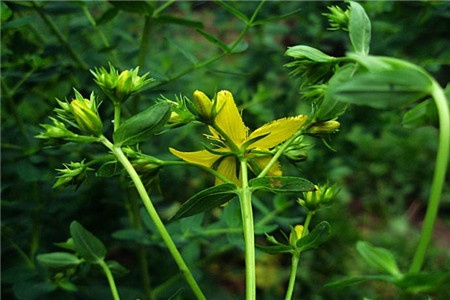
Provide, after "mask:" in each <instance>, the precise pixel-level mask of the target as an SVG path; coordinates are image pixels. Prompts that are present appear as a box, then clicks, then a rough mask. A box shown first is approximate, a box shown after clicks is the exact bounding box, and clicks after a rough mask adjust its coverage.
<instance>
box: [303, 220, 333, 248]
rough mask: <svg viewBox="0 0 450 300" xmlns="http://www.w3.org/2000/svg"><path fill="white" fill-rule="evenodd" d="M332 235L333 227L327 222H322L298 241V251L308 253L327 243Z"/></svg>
mask: <svg viewBox="0 0 450 300" xmlns="http://www.w3.org/2000/svg"><path fill="white" fill-rule="evenodd" d="M330 234H331V226H330V223H328V222H327V221H322V222H320V223H319V224H317V225H316V227H314V229H313V230H312V231H311V232H310V233H308V234H307V235H305V236H304V237H302V238H301V239H299V240H298V241H297V249H299V250H300V251H307V250H310V249H315V248H317V247H319V246H320V245H322V244H323V243H325V242H326V241H327V240H328V238H329V237H330Z"/></svg>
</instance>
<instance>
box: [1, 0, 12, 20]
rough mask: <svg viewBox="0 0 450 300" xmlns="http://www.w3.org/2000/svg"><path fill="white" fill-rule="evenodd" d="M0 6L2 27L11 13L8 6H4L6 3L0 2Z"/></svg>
mask: <svg viewBox="0 0 450 300" xmlns="http://www.w3.org/2000/svg"><path fill="white" fill-rule="evenodd" d="M0 6H1V10H0V15H1V21H2V25H3V22H5V21H7V20H8V19H9V18H10V17H11V16H12V11H11V9H10V8H9V7H8V5H6V3H5V2H3V1H2V2H0Z"/></svg>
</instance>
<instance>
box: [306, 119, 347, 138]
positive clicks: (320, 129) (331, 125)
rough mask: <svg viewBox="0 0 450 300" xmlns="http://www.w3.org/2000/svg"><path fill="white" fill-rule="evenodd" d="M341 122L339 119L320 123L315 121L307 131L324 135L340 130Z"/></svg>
mask: <svg viewBox="0 0 450 300" xmlns="http://www.w3.org/2000/svg"><path fill="white" fill-rule="evenodd" d="M340 126H341V123H339V122H338V121H325V122H320V123H313V124H311V125H310V126H309V127H308V131H307V133H309V134H311V135H322V134H329V133H334V132H336V131H338V130H339V127H340Z"/></svg>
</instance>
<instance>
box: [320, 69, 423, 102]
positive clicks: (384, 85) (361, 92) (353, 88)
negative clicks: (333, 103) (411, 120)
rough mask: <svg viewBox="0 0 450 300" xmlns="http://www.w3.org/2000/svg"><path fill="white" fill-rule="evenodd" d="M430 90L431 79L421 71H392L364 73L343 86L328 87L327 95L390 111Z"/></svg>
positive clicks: (417, 98) (421, 96)
mask: <svg viewBox="0 0 450 300" xmlns="http://www.w3.org/2000/svg"><path fill="white" fill-rule="evenodd" d="M430 87H431V81H430V79H429V78H428V77H427V76H426V75H425V74H423V73H422V72H419V71H417V70H412V69H394V70H388V71H382V72H376V73H363V74H359V75H356V76H354V77H353V78H352V79H351V80H349V81H347V82H344V83H342V84H339V85H331V84H330V86H329V87H328V92H329V93H330V95H331V96H332V97H335V99H337V100H339V101H342V102H345V103H351V104H356V105H367V106H371V107H374V108H391V109H392V108H398V107H400V106H404V105H408V104H411V103H413V102H415V101H417V100H419V99H421V98H423V97H424V96H425V95H426V94H427V93H428V92H429V91H430Z"/></svg>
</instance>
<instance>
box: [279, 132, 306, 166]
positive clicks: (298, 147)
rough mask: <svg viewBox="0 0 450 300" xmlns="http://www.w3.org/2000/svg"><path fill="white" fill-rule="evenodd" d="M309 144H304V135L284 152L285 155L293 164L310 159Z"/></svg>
mask: <svg viewBox="0 0 450 300" xmlns="http://www.w3.org/2000/svg"><path fill="white" fill-rule="evenodd" d="M309 147H310V145H309V144H306V143H304V142H303V135H300V136H298V137H297V138H296V139H295V140H293V141H292V143H291V144H290V145H289V146H288V147H287V148H286V150H284V152H283V155H284V156H285V157H286V158H287V159H288V160H289V161H290V162H292V163H294V164H295V163H299V162H302V161H305V160H306V159H307V158H308V152H307V149H308V148H309Z"/></svg>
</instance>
